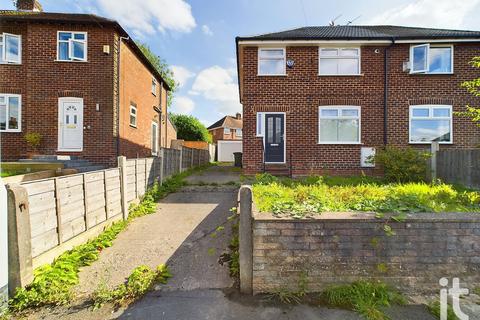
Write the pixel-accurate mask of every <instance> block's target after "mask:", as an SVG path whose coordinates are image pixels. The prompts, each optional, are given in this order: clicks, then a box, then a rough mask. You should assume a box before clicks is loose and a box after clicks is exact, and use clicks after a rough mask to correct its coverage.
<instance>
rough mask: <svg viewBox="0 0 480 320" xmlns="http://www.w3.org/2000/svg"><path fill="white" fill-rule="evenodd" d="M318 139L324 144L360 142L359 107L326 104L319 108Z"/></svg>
mask: <svg viewBox="0 0 480 320" xmlns="http://www.w3.org/2000/svg"><path fill="white" fill-rule="evenodd" d="M319 119H320V120H319V124H318V126H319V128H318V132H319V139H318V143H325V144H357V143H360V107H356V106H328V107H320V108H319Z"/></svg>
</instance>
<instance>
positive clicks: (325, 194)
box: [253, 174, 480, 218]
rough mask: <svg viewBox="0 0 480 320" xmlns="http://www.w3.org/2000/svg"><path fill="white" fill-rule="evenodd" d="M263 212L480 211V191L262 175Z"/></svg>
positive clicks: (257, 189)
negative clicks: (279, 177) (280, 177)
mask: <svg viewBox="0 0 480 320" xmlns="http://www.w3.org/2000/svg"><path fill="white" fill-rule="evenodd" d="M253 192H254V195H255V197H254V198H255V204H256V206H257V208H258V209H259V210H260V211H261V212H273V213H274V214H290V215H292V216H294V217H298V218H301V217H304V216H306V215H311V214H320V213H322V212H327V211H330V212H339V211H373V212H395V213H401V212H480V193H479V192H476V191H471V190H466V189H465V188H460V187H456V186H452V185H447V184H443V183H439V184H427V183H422V182H420V183H385V182H384V181H383V180H381V179H380V178H372V177H364V176H358V177H321V176H311V177H308V178H305V179H301V180H293V179H288V178H283V179H278V178H276V177H273V176H271V175H268V174H262V175H258V176H257V177H256V180H255V182H254V184H253Z"/></svg>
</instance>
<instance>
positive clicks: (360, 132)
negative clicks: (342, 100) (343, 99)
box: [317, 105, 362, 145]
mask: <svg viewBox="0 0 480 320" xmlns="http://www.w3.org/2000/svg"><path fill="white" fill-rule="evenodd" d="M331 109H336V110H338V111H339V112H338V114H339V115H338V116H335V117H333V116H331V117H329V116H322V110H331ZM342 109H354V110H357V111H358V116H356V117H354V116H342V115H340V112H341V110H342ZM322 119H333V120H348V119H355V120H358V141H321V140H320V139H321V136H320V132H321V131H320V127H321V120H322ZM317 144H350V145H356V144H362V108H361V106H351V105H332V106H319V107H318V139H317Z"/></svg>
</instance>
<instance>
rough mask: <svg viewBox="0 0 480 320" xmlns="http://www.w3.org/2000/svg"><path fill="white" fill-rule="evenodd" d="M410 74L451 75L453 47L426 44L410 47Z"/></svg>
mask: <svg viewBox="0 0 480 320" xmlns="http://www.w3.org/2000/svg"><path fill="white" fill-rule="evenodd" d="M410 73H425V74H442V73H446V74H448V73H453V46H452V45H441V44H439V45H433V44H428V43H426V44H420V45H414V46H411V47H410Z"/></svg>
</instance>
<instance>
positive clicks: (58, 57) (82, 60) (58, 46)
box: [55, 30, 88, 62]
mask: <svg viewBox="0 0 480 320" xmlns="http://www.w3.org/2000/svg"><path fill="white" fill-rule="evenodd" d="M60 33H71V34H72V37H71V38H70V39H68V40H60ZM75 34H83V35H84V36H85V39H84V40H76V39H74V36H75ZM73 41H77V42H83V43H84V44H85V57H84V59H78V58H74V57H73V56H72V55H71V52H72V50H73V49H72V48H73V45H72V42H73ZM60 42H67V43H68V59H67V60H64V59H60ZM55 61H59V62H88V32H87V31H63V30H58V31H57V59H56V60H55Z"/></svg>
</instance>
